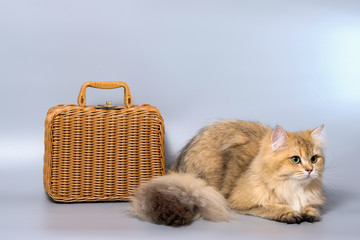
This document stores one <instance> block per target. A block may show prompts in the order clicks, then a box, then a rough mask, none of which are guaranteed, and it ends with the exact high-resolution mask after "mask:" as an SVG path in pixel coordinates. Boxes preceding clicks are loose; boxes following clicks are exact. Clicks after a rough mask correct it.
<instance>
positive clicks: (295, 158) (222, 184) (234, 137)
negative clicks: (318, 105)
mask: <svg viewBox="0 0 360 240" xmlns="http://www.w3.org/2000/svg"><path fill="white" fill-rule="evenodd" d="M323 135H324V134H323V126H320V127H318V128H316V129H315V130H306V131H301V132H295V133H290V132H286V131H285V130H283V129H282V128H281V127H276V128H275V129H273V130H272V129H270V128H268V127H267V126H265V125H262V124H259V123H255V122H245V121H236V120H230V121H222V122H218V123H215V124H212V125H210V126H208V127H206V128H204V129H203V130H202V131H201V132H200V133H199V134H198V135H197V136H195V137H194V138H193V139H192V140H191V141H190V142H189V143H188V144H187V145H186V146H185V147H184V149H183V150H182V152H181V153H180V155H179V157H178V159H177V160H176V161H175V162H174V163H173V165H172V167H171V172H170V173H169V174H168V175H166V176H162V177H158V178H155V179H153V180H151V181H149V182H147V183H144V184H142V185H141V186H140V187H139V188H138V190H137V191H136V192H135V195H134V197H133V199H132V206H131V211H132V213H133V214H134V215H135V216H137V217H139V218H140V219H143V220H147V221H151V222H154V223H157V224H165V225H171V226H181V225H186V224H189V223H191V222H192V221H194V220H196V219H199V218H203V219H207V220H211V221H223V220H227V219H229V218H230V217H231V209H232V210H234V211H235V212H238V213H242V214H249V215H255V216H260V217H263V218H268V219H272V220H276V221H280V222H285V223H300V222H302V221H308V222H315V221H319V220H320V209H321V207H322V205H323V203H324V200H325V197H324V194H323V190H322V173H323V169H324V154H323V145H324V139H323Z"/></svg>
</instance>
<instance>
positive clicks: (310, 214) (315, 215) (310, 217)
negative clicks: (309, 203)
mask: <svg viewBox="0 0 360 240" xmlns="http://www.w3.org/2000/svg"><path fill="white" fill-rule="evenodd" d="M302 218H303V219H304V220H305V221H307V222H311V223H313V222H319V221H320V220H321V214H320V211H319V210H317V209H316V208H313V207H307V208H305V210H304V211H303V212H302Z"/></svg>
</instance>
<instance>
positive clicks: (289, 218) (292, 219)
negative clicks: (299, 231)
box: [279, 211, 302, 224]
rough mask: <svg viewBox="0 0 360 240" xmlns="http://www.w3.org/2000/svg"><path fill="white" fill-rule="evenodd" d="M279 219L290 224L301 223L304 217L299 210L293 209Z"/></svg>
mask: <svg viewBox="0 0 360 240" xmlns="http://www.w3.org/2000/svg"><path fill="white" fill-rule="evenodd" d="M279 221H280V222H284V223H288V224H294V223H297V224H300V223H301V222H302V217H301V215H300V213H299V212H296V211H292V212H287V213H284V214H283V215H281V216H280V219H279Z"/></svg>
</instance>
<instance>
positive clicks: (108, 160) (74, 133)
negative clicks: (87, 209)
mask: <svg viewBox="0 0 360 240" xmlns="http://www.w3.org/2000/svg"><path fill="white" fill-rule="evenodd" d="M87 87H94V88H102V89H112V88H118V87H123V88H124V103H125V105H124V106H111V105H109V104H108V105H105V106H95V105H92V106H85V102H86V95H85V93H86V88H87ZM132 104H133V101H132V97H131V94H130V89H129V87H128V86H127V85H126V83H124V82H86V83H85V84H84V85H83V86H82V87H81V90H80V93H79V97H78V105H74V104H68V105H57V106H55V107H52V108H51V109H50V110H49V111H48V113H47V116H46V120H45V154H44V186H45V190H46V192H47V193H48V194H49V195H50V197H51V198H52V199H54V200H55V201H59V202H85V201H126V200H129V199H130V197H131V195H132V193H133V191H134V190H135V189H136V188H137V186H138V185H139V184H140V183H141V182H145V181H148V180H149V179H150V178H152V177H155V176H161V175H163V174H165V160H164V124H163V119H162V117H161V115H160V112H159V111H158V109H157V108H156V107H153V106H151V105H148V104H143V105H132Z"/></svg>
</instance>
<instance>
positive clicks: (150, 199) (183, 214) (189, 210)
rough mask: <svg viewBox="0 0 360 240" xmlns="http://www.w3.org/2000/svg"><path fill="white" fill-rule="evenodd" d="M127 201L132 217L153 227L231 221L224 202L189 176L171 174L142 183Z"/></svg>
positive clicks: (220, 197) (211, 189) (203, 184)
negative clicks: (199, 220) (153, 224)
mask: <svg viewBox="0 0 360 240" xmlns="http://www.w3.org/2000/svg"><path fill="white" fill-rule="evenodd" d="M131 201H132V206H131V207H130V211H131V212H132V214H133V215H134V216H136V217H138V218H140V219H142V220H145V221H149V222H153V223H156V224H162V225H168V226H174V227H178V226H183V225H188V224H190V223H192V222H193V221H194V220H197V219H205V220H209V221H226V220H229V219H230V218H231V210H230V207H229V205H228V203H227V201H226V199H225V198H224V197H223V196H222V195H221V194H220V193H219V192H218V191H216V190H215V188H213V187H211V186H208V185H207V184H206V182H205V181H204V180H202V179H199V178H196V177H194V176H192V175H190V174H184V173H171V174H168V175H165V176H161V177H157V178H154V179H152V180H151V181H149V182H147V183H143V184H141V185H140V186H139V188H138V189H137V190H136V191H135V194H134V197H133V198H132V200H131Z"/></svg>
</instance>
